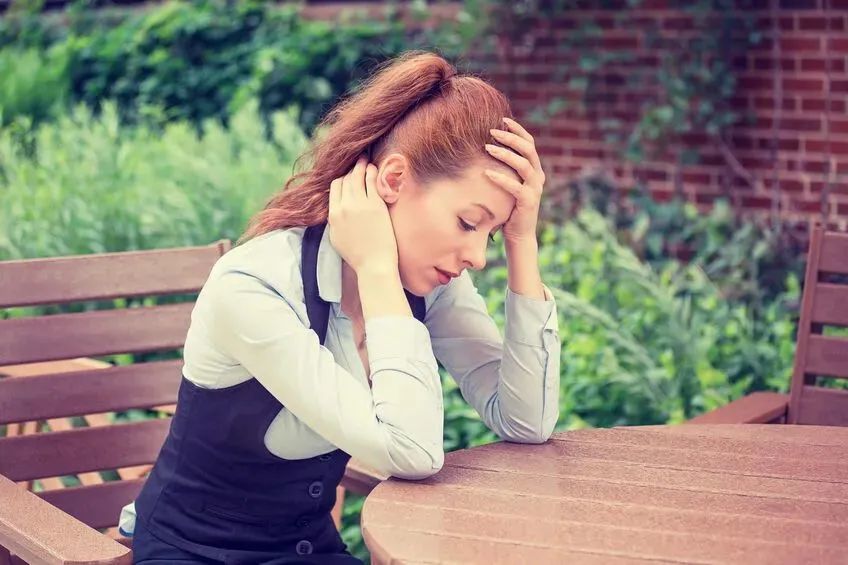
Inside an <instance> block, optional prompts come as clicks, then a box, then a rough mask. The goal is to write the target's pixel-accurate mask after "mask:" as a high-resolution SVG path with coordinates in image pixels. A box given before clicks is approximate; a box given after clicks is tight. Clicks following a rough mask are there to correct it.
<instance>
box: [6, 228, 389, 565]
mask: <svg viewBox="0 0 848 565" xmlns="http://www.w3.org/2000/svg"><path fill="white" fill-rule="evenodd" d="M229 248H230V243H229V242H228V241H220V242H218V243H215V244H212V245H208V246H202V247H191V248H180V249H167V250H156V251H139V252H124V253H106V254H98V255H87V256H75V257H61V258H54V259H35V260H25V261H6V262H0V281H2V284H0V309H2V308H19V307H28V306H44V305H77V306H70V307H68V308H67V309H70V310H72V311H71V312H63V313H56V314H48V315H41V316H28V317H27V316H23V317H11V318H9V319H0V426H4V425H5V428H6V433H5V437H0V565H6V564H9V563H56V564H72V563H131V561H132V556H131V551H130V550H129V549H128V547H129V546H130V545H131V540H127V539H124V538H122V537H121V536H120V535H119V534H118V533H117V530H116V528H115V526H116V525H117V522H118V517H119V515H120V511H121V508H122V507H123V506H124V505H126V504H128V503H130V502H132V501H133V500H134V499H135V497H136V495H137V494H138V492H139V490H140V489H141V486H142V485H143V483H144V478H145V476H146V473H147V472H148V471H149V469H150V466H151V464H152V463H153V462H154V461H155V459H156V456H157V455H158V452H159V448H160V447H161V445H162V443H163V441H164V439H165V436H166V434H167V432H168V427H169V425H170V417H169V416H170V414H171V413H172V410H173V404H174V403H175V402H176V398H177V391H178V387H179V383H180V379H181V369H182V361H181V360H180V358H179V357H180V356H179V355H175V354H173V352H179V351H180V350H181V348H182V346H183V343H184V340H185V336H186V332H187V330H188V326H189V322H190V316H191V310H192V307H193V300H194V297H195V296H196V294H197V292H199V290H200V288H201V287H202V286H203V284H204V282H205V281H206V278H207V276H208V275H209V271H210V269H211V268H212V265H213V264H214V263H215V261H217V259H218V258H219V257H221V255H223V254H224V253H226V251H227V250H228V249H229ZM151 297H168V298H165V299H164V300H162V299H158V300H156V299H153V298H151ZM128 300H131V301H132V304H131V307H128V308H124V307H118V308H109V309H104V308H103V306H113V305H114V304H115V301H117V302H118V304H119V306H121V305H122V304H123V303H125V302H126V301H128ZM80 304H84V305H85V306H82V307H81V306H79V305H80ZM92 305H94V306H96V307H92ZM15 312H17V313H21V312H22V311H20V310H16V311H15ZM167 352H171V355H170V356H168V355H164V356H163V355H159V354H160V353H167ZM115 354H145V355H144V357H145V359H144V361H143V362H135V363H133V364H124V365H117V364H112V363H107V362H104V361H102V360H97V359H96V358H97V357H104V356H110V355H115ZM147 354H152V355H147ZM137 361H138V360H137ZM130 409H145V410H150V409H152V410H156V411H157V412H158V414H159V416H160V417H158V418H156V417H154V418H153V419H149V420H145V421H136V422H130V423H116V422H115V419H114V415H115V413H121V412H124V411H127V410H130ZM0 436H2V434H0ZM381 479H382V477H379V476H377V475H376V473H374V472H373V471H370V470H369V469H367V468H365V467H364V466H362V465H360V464H358V463H356V462H354V461H352V462H351V463H350V464H349V466H348V470H347V472H346V474H345V478H344V480H343V481H342V486H341V487H339V490H338V501H337V504H336V507H335V508H334V509H333V518H334V520H335V522H336V525H337V526H338V525H339V523H340V520H341V509H342V504H343V500H344V493H345V489H347V490H350V491H352V492H355V493H358V494H367V493H368V492H370V490H371V489H372V488H373V487H374V486H376V484H378V483H379V481H380V480H381ZM68 483H71V485H70V486H69V485H68Z"/></svg>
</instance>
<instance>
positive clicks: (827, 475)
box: [362, 424, 848, 565]
mask: <svg viewBox="0 0 848 565" xmlns="http://www.w3.org/2000/svg"><path fill="white" fill-rule="evenodd" d="M362 532H363V536H364V538H365V542H366V544H367V545H368V547H369V549H370V550H371V555H372V559H373V561H374V563H377V564H381V563H383V564H385V563H448V562H451V563H484V564H487V565H491V564H495V563H509V564H514V563H532V564H545V563H602V564H605V565H606V564H610V565H616V564H620V563H640V564H644V563H645V562H646V561H647V562H651V561H660V560H662V561H663V562H673V563H744V564H746V565H747V564H754V563H768V564H775V563H793V564H795V563H817V564H818V563H840V564H848V428H832V427H818V426H787V425H754V424H746V425H714V426H708V425H702V426H699V425H685V426H674V427H671V426H643V427H630V428H613V429H592V430H579V431H572V432H563V433H559V434H555V435H554V437H553V438H552V439H551V440H550V441H549V442H548V443H546V444H544V445H519V444H509V443H496V444H492V445H486V446H483V447H477V448H473V449H466V450H462V451H456V452H453V453H449V454H447V456H446V457H445V466H444V468H443V469H442V471H440V472H439V473H438V474H437V475H435V476H434V477H431V478H429V479H427V480H424V481H419V482H408V481H402V480H396V479H392V480H389V481H387V482H384V483H383V484H381V485H380V486H378V487H377V488H376V489H375V490H374V491H373V492H372V493H371V494H370V495H369V496H368V499H367V500H366V502H365V507H364V509H363V512H362Z"/></svg>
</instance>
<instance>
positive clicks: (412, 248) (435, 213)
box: [390, 198, 457, 268]
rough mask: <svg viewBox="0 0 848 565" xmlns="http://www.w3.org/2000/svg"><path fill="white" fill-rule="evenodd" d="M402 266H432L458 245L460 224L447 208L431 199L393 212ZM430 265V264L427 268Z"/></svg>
mask: <svg viewBox="0 0 848 565" xmlns="http://www.w3.org/2000/svg"><path fill="white" fill-rule="evenodd" d="M390 213H391V216H392V224H393V226H394V230H395V237H396V238H397V244H398V256H399V260H400V263H401V266H403V267H407V268H413V267H415V266H416V265H417V266H432V264H433V263H434V261H435V262H438V261H439V260H440V257H441V256H442V255H444V254H445V253H446V252H447V251H449V249H448V248H449V247H450V246H451V245H452V244H455V243H456V234H455V233H454V232H452V231H451V228H454V231H456V222H457V220H455V219H454V222H453V223H451V221H450V218H451V216H450V215H449V214H447V213H446V212H445V210H444V206H439V207H435V206H433V205H432V203H431V202H429V201H428V200H427V199H423V198H422V199H419V200H417V201H416V202H414V203H413V202H408V203H406V205H401V203H400V202H399V203H398V205H397V206H394V207H393V208H392V209H391V212H390ZM424 264H426V265H424Z"/></svg>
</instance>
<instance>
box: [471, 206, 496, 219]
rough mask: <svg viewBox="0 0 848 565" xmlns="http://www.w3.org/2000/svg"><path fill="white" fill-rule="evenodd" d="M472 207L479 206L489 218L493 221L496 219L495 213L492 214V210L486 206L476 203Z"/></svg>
mask: <svg viewBox="0 0 848 565" xmlns="http://www.w3.org/2000/svg"><path fill="white" fill-rule="evenodd" d="M471 205H472V206H479V207H480V208H482V209H483V210H485V211H486V213H487V214H489V218H491V219H492V220H494V219H495V213H494V212H492V211H491V210H489V208H488V207H487V206H485V205H484V204H480V203H479V202H474V203H472V204H471Z"/></svg>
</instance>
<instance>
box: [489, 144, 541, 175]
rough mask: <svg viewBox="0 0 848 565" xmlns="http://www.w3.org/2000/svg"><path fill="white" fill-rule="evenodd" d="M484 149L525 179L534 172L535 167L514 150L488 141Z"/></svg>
mask: <svg viewBox="0 0 848 565" xmlns="http://www.w3.org/2000/svg"><path fill="white" fill-rule="evenodd" d="M486 151H488V152H489V155H491V156H492V157H495V158H496V159H500V160H501V161H502V162H504V163H505V164H507V165H509V166H510V167H512V168H513V170H515V172H517V173H518V174H519V176H520V177H521V178H523V179H524V180H525V181H526V180H530V178H531V177H532V176H533V174H534V173H535V172H536V169H534V168H533V165H532V164H530V161H528V160H527V159H526V158H524V157H522V156H521V155H518V154H517V153H515V152H514V151H510V150H509V149H504V148H503V147H498V146H497V145H491V144H489V143H487V144H486Z"/></svg>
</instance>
